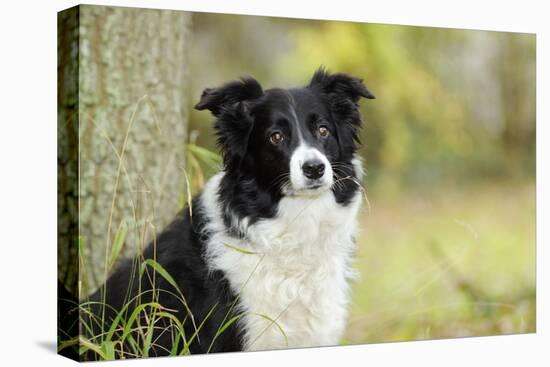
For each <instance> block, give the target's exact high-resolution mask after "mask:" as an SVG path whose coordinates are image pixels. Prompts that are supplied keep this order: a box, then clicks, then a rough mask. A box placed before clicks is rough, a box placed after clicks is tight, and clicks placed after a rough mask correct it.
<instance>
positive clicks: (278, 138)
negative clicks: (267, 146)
mask: <svg viewBox="0 0 550 367" xmlns="http://www.w3.org/2000/svg"><path fill="white" fill-rule="evenodd" d="M283 140H284V138H283V134H281V133H279V132H277V133H273V134H271V136H270V137H269V141H270V142H271V144H273V145H277V144H280V143H281V142H282V141H283Z"/></svg>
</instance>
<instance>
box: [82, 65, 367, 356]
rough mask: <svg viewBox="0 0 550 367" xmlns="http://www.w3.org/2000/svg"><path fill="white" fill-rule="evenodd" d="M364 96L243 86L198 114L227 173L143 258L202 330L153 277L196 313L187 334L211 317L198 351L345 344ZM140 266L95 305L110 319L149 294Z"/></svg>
mask: <svg viewBox="0 0 550 367" xmlns="http://www.w3.org/2000/svg"><path fill="white" fill-rule="evenodd" d="M361 97H365V98H370V99H372V98H374V96H373V95H372V94H371V93H370V92H369V91H368V90H367V88H366V87H365V86H364V85H363V83H362V81H361V80H360V79H357V78H355V77H352V76H349V75H347V74H343V73H334V74H331V73H329V72H327V71H325V70H324V69H322V68H321V69H319V70H317V71H316V72H315V74H314V75H313V77H312V79H311V82H310V83H309V85H307V86H306V87H301V88H291V89H280V88H273V89H267V90H263V89H262V87H261V86H260V84H259V83H258V82H257V81H256V80H255V79H253V78H250V77H246V78H242V79H241V80H238V81H232V82H229V83H227V84H225V85H223V86H221V87H219V88H207V89H205V90H204V92H203V93H202V96H201V99H200V101H199V102H198V103H197V104H196V106H195V108H196V109H198V110H209V111H210V112H211V113H212V114H213V115H214V116H215V118H216V121H215V130H216V134H217V138H218V145H219V147H220V149H221V153H222V156H223V169H222V170H221V172H219V173H218V174H216V175H215V176H213V177H212V178H211V179H210V180H209V181H208V182H207V184H206V186H205V188H204V190H203V192H202V193H201V194H200V195H199V196H198V197H196V198H195V199H194V200H193V202H192V211H190V210H187V209H184V210H183V211H182V212H181V213H180V214H179V215H178V216H177V217H176V218H175V220H174V221H173V222H172V224H170V225H169V226H168V227H167V228H166V229H165V230H164V231H163V232H162V233H161V234H160V235H159V236H158V237H157V238H156V241H155V243H154V244H151V245H149V247H148V248H147V249H146V250H145V252H144V254H143V257H144V258H154V259H155V260H156V261H157V262H158V263H160V264H161V265H162V267H163V268H164V269H166V271H167V272H168V273H169V274H170V275H171V276H172V278H173V279H174V280H175V282H176V283H177V285H178V287H179V289H180V290H181V292H182V293H183V295H184V297H185V300H186V303H187V306H188V308H189V309H190V311H191V313H192V314H193V322H190V321H189V317H188V316H189V315H188V310H186V308H185V307H183V306H182V302H181V300H180V299H178V297H177V296H176V291H175V289H174V287H173V285H171V284H170V283H169V282H168V281H166V280H165V279H164V278H162V277H161V276H157V277H156V284H155V289H156V290H157V293H158V301H159V303H160V304H162V305H163V306H164V307H166V308H167V309H170V310H173V311H174V313H175V314H176V316H177V317H178V318H179V319H180V320H184V319H186V316H187V319H186V320H187V321H186V322H185V325H184V328H185V331H186V335H188V336H190V335H192V334H193V333H194V331H195V327H196V326H197V325H199V324H200V323H202V322H203V321H204V320H205V319H206V321H204V324H203V325H202V328H201V329H200V332H199V333H198V338H196V340H195V341H193V343H191V345H190V352H191V353H192V354H193V353H205V352H207V351H210V352H222V351H237V350H245V351H251V350H267V349H278V348H296V347H309V346H326V345H335V344H337V343H338V341H339V338H340V337H341V335H342V332H343V330H344V326H345V323H346V314H347V311H346V309H347V305H348V301H349V286H348V282H349V280H350V278H352V276H353V271H352V268H351V260H352V256H353V252H354V238H355V235H356V227H357V223H356V222H357V214H358V211H359V207H360V204H361V200H362V195H361V192H360V186H359V181H360V180H361V176H362V167H361V161H360V160H359V159H358V157H357V156H356V155H355V153H356V149H357V145H358V144H359V138H358V134H359V129H360V127H361V117H360V114H359V110H358V101H359V99H360V98H361ZM140 259H143V258H142V257H140ZM133 264H134V263H133V262H132V261H130V260H128V261H126V262H125V263H123V264H121V266H120V267H119V268H118V269H117V270H116V271H115V273H114V274H113V275H112V276H111V277H110V278H109V279H108V281H107V282H106V286H105V287H104V288H102V289H103V291H104V292H105V294H104V295H103V291H98V292H96V294H95V295H93V296H92V297H91V299H92V300H96V301H97V300H100V299H103V297H105V299H106V303H107V304H109V306H110V308H108V309H106V310H105V315H106V317H105V320H112V319H113V318H114V317H115V313H114V311H113V310H120V309H121V308H122V307H123V306H124V304H125V303H126V302H127V300H128V299H131V296H132V295H135V294H136V292H137V291H138V289H139V288H141V292H143V291H144V290H147V289H149V290H150V289H151V285H150V282H147V281H145V280H142V284H140V285H138V284H137V283H139V281H137V279H138V278H137V274H136V272H135V271H132V269H133ZM129 288H130V289H129ZM128 289H129V291H128ZM159 290H160V291H159ZM162 290H164V291H165V292H162ZM150 293H151V292H150ZM152 293H154V292H152ZM141 301H142V302H147V301H148V300H144V299H143V298H142V300H141ZM149 301H150V300H149ZM94 307H95V308H94V310H95V311H94V312H96V313H98V312H100V311H99V308H98V307H99V306H94ZM132 307H135V305H133V306H132ZM211 311H212V312H211ZM209 313H210V314H209ZM207 315H208V317H207ZM233 318H235V322H232V323H229V327H227V328H226V329H225V330H224V331H223V333H221V334H219V330H220V326H221V325H222V323H224V322H225V323H226V324H228V322H227V321H228V320H231V319H233ZM216 334H219V335H217V336H216ZM155 339H156V347H153V348H152V352H151V354H152V355H166V354H168V352H169V351H170V349H171V348H172V343H173V340H172V336H171V335H170V333H169V332H163V331H162V330H161V331H159V332H158V333H157V335H156V337H155Z"/></svg>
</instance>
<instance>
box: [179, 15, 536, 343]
mask: <svg viewBox="0 0 550 367" xmlns="http://www.w3.org/2000/svg"><path fill="white" fill-rule="evenodd" d="M192 37H193V46H192V49H191V53H190V61H191V65H192V67H191V70H192V73H191V75H190V83H191V100H190V104H193V103H195V102H196V101H197V99H198V97H199V96H200V93H201V91H202V89H204V88H205V87H214V86H217V85H221V84H222V83H224V82H226V81H228V80H231V79H235V78H238V77H240V76H242V75H252V76H255V77H256V78H257V79H258V80H259V81H260V83H261V84H262V85H263V86H264V88H270V87H275V86H277V87H291V86H297V85H304V84H307V83H308V81H309V78H310V77H311V75H312V73H313V72H314V70H315V69H316V68H318V67H319V66H320V65H324V66H325V67H327V68H328V69H329V70H331V71H341V72H347V73H350V74H353V75H355V76H357V77H359V78H362V79H364V82H365V84H366V85H367V87H368V88H369V89H370V90H371V91H372V92H373V93H374V94H375V95H376V97H377V99H375V100H372V101H370V100H368V101H367V100H364V101H362V102H361V111H362V114H363V117H364V121H365V126H364V129H363V131H362V135H361V139H362V141H363V146H362V148H361V151H360V154H361V156H362V157H363V158H364V160H365V165H366V169H367V177H366V179H365V182H364V183H365V187H366V191H367V194H368V198H369V201H370V204H371V205H370V208H367V206H366V205H365V209H364V211H363V213H362V218H361V225H360V227H361V234H360V237H359V241H358V245H359V249H358V258H357V268H358V270H359V273H360V274H361V277H360V278H359V279H358V281H357V282H356V283H355V285H354V289H353V297H352V305H351V315H350V320H349V322H348V329H347V331H346V339H345V340H344V343H363V342H380V341H398V340H413V339H426V338H440V337H458V336H470V335H490V334H501V333H519V332H533V331H534V330H535V101H536V98H535V97H536V96H535V58H536V55H535V50H536V40H535V36H534V35H532V34H519V33H506V32H488V31H473V30H459V29H442V28H429V27H412V26H396V25H380V24H362V23H351V22H333V21H315V20H299V19H281V18H269V17H250V16H234V15H221V14H194V18H193V32H192ZM211 125H212V117H211V116H209V115H208V114H207V113H204V112H201V113H199V112H197V111H194V112H193V113H192V116H191V122H190V129H191V130H192V136H193V142H194V143H195V144H197V145H200V146H203V147H206V148H208V149H214V146H215V142H214V138H213V134H212V127H211Z"/></svg>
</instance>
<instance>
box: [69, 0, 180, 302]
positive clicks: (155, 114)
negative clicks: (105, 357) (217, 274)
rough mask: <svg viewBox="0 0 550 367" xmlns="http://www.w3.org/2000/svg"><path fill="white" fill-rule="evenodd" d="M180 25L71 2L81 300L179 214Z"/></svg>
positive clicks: (167, 16) (175, 19)
mask: <svg viewBox="0 0 550 367" xmlns="http://www.w3.org/2000/svg"><path fill="white" fill-rule="evenodd" d="M189 28H190V15H189V13H185V12H180V11H165V10H150V9H131V8H115V7H103V6H80V22H79V33H80V40H79V117H80V118H79V143H80V150H79V158H80V166H79V168H80V174H79V178H80V185H79V198H80V208H79V213H80V223H79V236H80V237H79V238H80V243H81V246H82V253H81V255H83V264H82V263H81V268H80V272H81V279H82V281H83V283H82V285H81V286H82V287H83V288H82V290H81V296H85V295H86V294H89V293H90V292H92V291H93V290H94V289H95V288H97V287H98V286H99V285H101V284H102V283H103V282H104V280H105V277H106V276H107V275H108V271H109V270H110V269H112V268H113V266H114V264H113V263H111V259H112V258H113V256H112V255H111V253H113V252H114V253H117V245H118V244H122V243H123V244H124V246H123V248H122V250H121V251H120V255H121V256H118V258H120V257H128V256H132V255H135V254H136V251H137V250H139V249H142V248H143V247H145V246H146V245H147V243H148V242H149V241H151V240H153V239H154V237H155V234H156V233H157V232H158V231H160V230H162V227H164V226H165V225H166V224H167V223H168V222H169V221H170V220H171V219H172V218H173V216H174V215H175V213H176V212H177V211H178V210H179V207H180V202H181V198H182V196H183V188H184V182H185V179H184V175H183V164H184V161H183V159H184V141H185V135H186V126H187V114H188V111H187V109H188V107H187V100H186V92H187V86H186V71H187V57H186V49H187V46H188V45H187V41H188V32H189Z"/></svg>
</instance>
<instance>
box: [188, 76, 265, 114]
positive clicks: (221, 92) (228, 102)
mask: <svg viewBox="0 0 550 367" xmlns="http://www.w3.org/2000/svg"><path fill="white" fill-rule="evenodd" d="M263 94H264V92H263V90H262V86H261V85H260V83H258V81H257V80H256V79H254V78H252V77H243V78H241V80H235V81H232V82H229V83H227V84H224V85H223V86H221V87H219V88H206V89H205V90H204V91H203V92H202V95H201V99H200V101H199V102H198V103H197V104H196V105H195V109H197V110H199V111H202V110H209V111H210V112H212V114H213V115H214V116H216V117H218V116H219V115H220V114H221V113H222V112H224V111H231V110H233V109H236V108H237V107H238V105H239V103H240V102H244V101H251V100H254V99H257V98H260V97H261V96H262V95H263Z"/></svg>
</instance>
